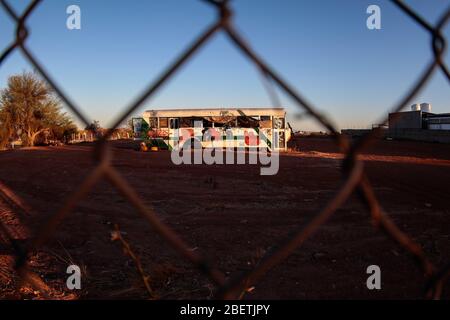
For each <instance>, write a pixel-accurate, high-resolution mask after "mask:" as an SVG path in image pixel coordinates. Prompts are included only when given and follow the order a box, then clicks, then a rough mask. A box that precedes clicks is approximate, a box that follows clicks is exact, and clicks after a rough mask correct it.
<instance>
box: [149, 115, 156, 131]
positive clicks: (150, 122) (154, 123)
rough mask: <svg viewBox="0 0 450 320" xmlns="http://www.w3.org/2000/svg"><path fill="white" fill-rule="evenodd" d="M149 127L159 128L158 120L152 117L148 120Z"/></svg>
mask: <svg viewBox="0 0 450 320" xmlns="http://www.w3.org/2000/svg"><path fill="white" fill-rule="evenodd" d="M148 126H149V127H150V128H152V129H153V128H158V118H155V117H152V118H149V119H148Z"/></svg>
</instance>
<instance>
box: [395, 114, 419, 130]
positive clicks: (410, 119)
mask: <svg viewBox="0 0 450 320" xmlns="http://www.w3.org/2000/svg"><path fill="white" fill-rule="evenodd" d="M389 129H422V111H408V112H395V113H390V114H389Z"/></svg>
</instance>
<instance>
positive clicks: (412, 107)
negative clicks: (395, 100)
mask: <svg viewBox="0 0 450 320" xmlns="http://www.w3.org/2000/svg"><path fill="white" fill-rule="evenodd" d="M411 111H420V104H418V103H414V104H413V105H412V106H411Z"/></svg>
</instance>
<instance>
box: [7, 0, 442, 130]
mask: <svg viewBox="0 0 450 320" xmlns="http://www.w3.org/2000/svg"><path fill="white" fill-rule="evenodd" d="M10 2H11V3H12V4H13V6H14V7H15V8H16V9H17V10H19V11H20V10H23V8H24V7H25V6H26V4H27V1H24V0H15V1H14V0H10ZM406 3H407V4H409V5H410V6H411V7H412V8H414V9H415V10H417V11H419V12H421V13H422V15H423V16H424V17H425V18H426V19H427V20H428V21H431V22H435V21H436V20H437V19H438V17H439V15H440V13H441V12H442V11H443V10H444V9H445V8H446V7H447V6H449V5H450V1H449V0H411V1H406ZM71 4H77V5H79V6H80V8H81V12H82V29H81V30H72V31H71V30H68V29H67V28H66V19H67V16H68V15H67V14H66V8H67V6H69V5H71ZM370 4H376V5H379V6H380V7H381V14H382V17H381V18H382V29H381V30H377V31H371V30H368V29H367V27H366V19H367V17H368V15H367V14H366V8H367V7H368V6H369V5H370ZM231 5H232V7H233V8H234V11H235V17H234V20H235V23H236V25H237V28H238V30H240V31H241V32H242V33H243V35H244V36H245V38H246V39H247V40H249V42H250V43H251V45H252V47H253V48H254V49H255V50H256V51H257V52H258V53H259V54H260V55H261V56H262V57H263V58H264V59H265V60H266V61H268V62H269V64H270V65H271V66H272V67H273V68H274V69H276V70H277V71H278V72H279V73H280V74H281V75H282V76H283V77H284V78H285V79H286V80H288V82H289V83H290V84H291V85H292V86H294V87H295V88H296V89H297V90H298V91H299V92H301V93H302V94H303V96H305V97H306V98H307V99H308V100H309V101H310V102H312V104H313V105H314V106H315V107H317V108H318V109H319V110H320V111H321V112H323V113H325V114H327V115H329V116H330V118H332V119H333V120H334V122H335V123H336V124H337V126H338V127H340V128H345V127H347V128H348V127H350V128H354V127H366V126H369V125H371V124H372V123H376V122H377V120H379V119H380V116H381V115H383V114H386V111H387V110H389V109H390V108H391V107H392V106H393V105H394V103H395V102H397V101H398V100H399V99H400V98H401V97H402V95H403V94H404V92H405V91H406V90H407V89H408V88H409V87H410V86H411V85H412V84H413V82H414V81H415V79H416V78H417V76H418V75H419V74H420V72H421V71H422V70H423V69H424V67H425V66H426V65H427V63H428V61H429V60H430V59H431V57H432V53H431V48H430V45H429V44H430V36H429V35H428V34H427V33H426V32H425V31H424V30H422V29H421V28H420V27H419V26H417V25H416V24H415V23H414V22H413V21H412V20H411V19H410V18H409V17H407V16H405V15H404V14H403V13H402V12H401V11H400V10H399V9H398V8H397V7H395V6H394V5H393V4H392V3H391V2H390V1H381V0H380V1H376V0H368V1H366V0H340V1H338V0H322V1H313V0H308V1H306V0H234V1H232V2H231ZM215 18H216V12H215V10H214V9H213V8H211V7H210V6H208V5H206V4H205V3H203V2H202V1H198V0H164V1H162V0H153V1H143V0H128V1H118V0H78V1H75V0H71V1H67V0H44V1H43V2H42V3H41V4H40V5H39V6H38V8H37V9H36V10H35V12H34V13H33V14H32V16H31V17H30V19H29V22H28V25H29V27H30V29H31V35H30V37H29V39H28V46H29V47H30V48H31V49H32V51H33V53H34V54H35V55H36V56H37V57H38V59H39V61H41V62H42V63H44V64H45V66H46V67H47V69H48V70H49V72H50V74H51V75H52V76H53V77H54V78H55V79H56V80H57V82H58V83H60V84H61V87H62V88H63V89H64V90H65V91H66V92H67V93H69V95H70V97H71V98H72V99H73V100H74V101H75V102H76V103H77V105H79V106H80V108H81V109H83V111H84V113H85V114H87V115H88V116H89V117H90V118H91V119H96V120H100V122H101V123H102V125H104V126H106V127H107V126H108V125H109V124H111V122H112V121H113V120H114V119H115V118H116V116H117V115H118V114H119V113H120V111H121V110H122V109H123V108H124V106H126V105H127V104H128V103H130V101H132V100H133V98H134V97H135V96H136V95H137V94H138V93H140V92H142V90H143V89H144V88H145V87H146V86H147V85H148V84H149V83H151V82H152V80H153V79H155V78H156V77H157V76H158V74H159V73H160V72H161V71H162V70H163V69H164V68H165V67H166V66H167V65H168V64H169V63H170V62H171V61H172V60H173V59H175V58H176V57H177V55H178V54H179V53H180V52H181V50H182V49H184V48H185V47H186V46H187V45H188V44H189V43H190V42H191V41H192V39H193V38H194V37H195V36H196V35H199V34H200V33H201V32H202V30H204V28H206V27H207V26H208V25H210V24H211V23H212V22H213V21H214V20H215ZM14 33H15V31H14V24H13V22H12V20H11V19H10V18H9V17H7V15H6V14H5V13H4V12H3V10H0V50H3V48H5V47H6V45H7V44H9V43H10V42H11V41H12V39H13V36H14ZM445 35H446V36H447V38H450V26H449V27H447V28H446V29H445ZM446 60H447V61H448V60H449V57H448V54H447V56H446ZM23 70H32V68H31V66H30V65H29V64H28V63H27V62H26V60H24V58H23V56H22V55H21V53H19V52H16V53H14V54H13V55H12V56H10V57H9V58H8V60H7V61H6V62H5V63H4V64H3V65H2V66H1V67H0V88H1V87H4V86H5V84H6V80H7V77H8V76H9V75H11V74H14V73H20V72H21V71H23ZM449 89H450V86H449V84H448V83H447V82H446V80H445V78H444V77H443V76H442V75H441V73H440V72H438V73H436V74H435V76H434V77H433V79H432V81H431V82H430V83H429V84H428V85H427V87H426V88H425V89H424V90H423V92H422V93H421V95H420V96H419V97H418V98H417V99H416V100H415V101H414V102H418V103H420V102H429V103H431V104H432V106H433V110H434V111H435V112H450V103H449V102H450V90H449ZM278 93H279V96H280V99H281V102H282V105H283V106H284V107H286V108H287V111H288V118H289V120H290V121H291V123H292V124H293V126H294V128H296V129H303V130H315V129H320V127H319V126H317V125H316V124H315V123H314V121H311V120H310V119H303V120H298V119H297V117H295V114H297V113H299V109H298V108H297V106H296V105H295V104H294V103H293V102H292V101H291V100H290V99H289V98H288V97H286V96H285V95H284V93H282V92H281V91H278ZM271 105H272V104H271V100H270V99H269V96H268V95H267V93H266V91H265V90H264V86H263V85H262V83H261V78H260V76H259V75H258V73H257V71H256V69H255V68H254V67H253V66H252V65H251V64H250V63H249V62H248V61H247V60H246V59H245V58H244V57H243V56H242V55H241V54H240V53H239V52H238V51H237V50H236V49H235V48H234V47H233V46H232V45H231V43H230V42H229V41H228V39H227V38H226V37H225V36H224V35H223V34H221V33H219V34H217V35H216V36H215V37H214V38H213V40H212V41H211V42H209V43H208V44H207V45H206V46H205V47H204V48H203V49H202V50H201V51H200V52H199V54H197V55H196V56H195V58H194V59H192V60H191V61H190V62H189V63H188V64H187V65H185V66H184V67H183V68H182V69H181V71H180V72H179V73H177V74H176V76H175V77H174V78H172V79H171V81H170V82H169V83H168V84H167V85H165V86H164V87H163V88H162V90H161V91H159V92H158V94H157V95H156V96H154V97H152V98H151V99H149V100H148V101H146V103H145V104H144V106H143V107H142V108H141V109H140V110H139V111H138V114H139V113H142V111H143V110H145V109H158V108H169V107H170V108H181V107H227V106H230V107H240V106H242V107H248V106H257V107H260V106H271Z"/></svg>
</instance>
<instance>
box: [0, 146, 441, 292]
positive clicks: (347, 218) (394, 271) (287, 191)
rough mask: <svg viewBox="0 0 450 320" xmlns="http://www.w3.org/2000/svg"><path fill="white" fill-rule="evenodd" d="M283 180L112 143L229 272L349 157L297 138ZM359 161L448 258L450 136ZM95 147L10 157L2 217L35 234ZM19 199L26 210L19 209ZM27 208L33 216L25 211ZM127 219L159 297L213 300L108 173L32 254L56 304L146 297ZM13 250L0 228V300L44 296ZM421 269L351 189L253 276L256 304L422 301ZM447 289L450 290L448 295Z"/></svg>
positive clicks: (413, 231) (166, 215) (244, 263)
mask: <svg viewBox="0 0 450 320" xmlns="http://www.w3.org/2000/svg"><path fill="white" fill-rule="evenodd" d="M298 147H299V149H300V151H299V152H289V153H286V154H282V155H281V158H280V170H279V172H278V174H277V175H275V176H260V175H259V168H260V167H259V165H215V166H207V165H191V166H189V165H181V166H176V165H174V164H172V163H171V160H170V153H169V152H168V151H161V152H156V153H150V152H148V153H142V152H137V151H135V150H133V143H132V142H129V141H119V142H113V166H114V167H115V168H116V169H117V170H118V171H119V172H120V173H121V174H122V175H123V176H124V177H125V178H126V180H127V181H128V182H129V183H130V185H131V186H132V187H133V188H135V190H136V191H137V193H138V194H139V196H140V197H141V198H142V199H144V201H145V202H146V203H147V204H148V205H151V206H152V207H153V208H154V210H155V211H156V212H157V214H158V216H159V217H160V218H161V219H162V220H164V222H165V223H167V224H168V225H170V226H171V227H172V228H173V229H175V230H176V231H177V232H178V233H179V234H180V235H181V236H182V238H183V239H184V240H185V241H187V242H188V243H189V244H190V246H191V247H192V250H196V251H198V252H200V253H202V254H204V255H206V256H207V257H209V258H210V259H211V261H213V262H214V263H215V264H216V265H217V266H218V268H219V269H221V270H222V271H223V272H225V273H226V275H227V276H231V275H234V274H236V273H239V272H242V271H244V270H247V269H248V268H251V267H252V265H254V264H255V263H257V262H258V259H259V258H260V257H261V255H262V254H263V253H264V252H266V251H267V250H268V249H270V248H271V247H272V246H274V245H275V243H276V242H277V241H279V240H281V239H283V238H284V237H285V236H287V235H288V234H289V233H290V232H291V231H292V230H293V229H294V228H295V227H296V226H299V225H302V224H304V223H305V222H306V221H307V220H308V219H309V218H311V217H312V216H313V215H315V214H317V213H318V212H319V210H320V209H321V208H322V207H323V206H324V205H325V204H326V202H327V201H328V200H330V199H331V198H332V196H333V195H334V193H335V191H336V189H337V188H338V186H339V184H340V182H341V177H342V176H341V171H340V165H341V161H340V158H341V157H342V155H340V154H339V153H338V150H337V148H336V147H335V146H334V145H333V142H332V141H331V140H329V139H316V138H315V139H312V138H305V139H299V140H298ZM361 158H362V159H363V160H364V161H365V167H366V169H367V174H368V176H369V178H370V181H371V182H372V184H373V186H374V189H375V192H376V195H377V196H378V198H379V199H380V202H381V204H382V206H383V207H384V209H385V210H386V211H387V212H388V213H389V214H390V215H391V217H392V218H393V220H394V221H395V222H396V223H397V224H398V226H399V227H400V228H401V229H402V230H403V231H405V232H406V233H407V234H408V235H410V236H411V237H412V238H413V239H414V240H416V241H417V242H418V243H419V244H420V245H421V246H422V247H423V249H424V250H425V252H426V253H427V255H428V257H429V258H430V260H431V261H432V262H433V263H435V265H437V266H440V267H442V266H443V265H445V264H446V263H448V262H449V259H450V255H449V253H450V227H449V226H450V206H449V200H448V199H449V197H448V193H449V182H450V145H443V144H430V143H418V142H406V141H379V142H377V143H376V144H375V145H374V146H372V147H371V148H370V149H368V150H367V151H366V152H365V153H364V154H363V155H362V156H361ZM93 164H94V162H93V156H92V146H89V145H74V146H64V147H36V148H30V149H21V150H15V151H5V152H0V190H1V192H0V195H1V197H0V219H1V221H2V223H3V224H4V225H5V227H6V228H8V229H9V230H10V232H14V233H15V235H14V237H15V238H16V239H17V242H18V243H20V244H24V243H26V241H28V240H29V238H30V237H32V236H33V235H34V234H35V233H36V231H37V230H38V228H39V227H41V226H42V225H43V222H44V221H46V219H48V218H49V217H50V216H51V215H52V214H54V213H55V212H56V211H57V210H58V208H60V207H61V206H62V204H63V202H64V200H65V199H67V197H68V196H69V195H70V194H71V192H73V191H74V190H76V189H77V187H78V186H79V185H80V183H81V182H82V181H83V179H84V178H85V177H86V176H87V175H88V173H89V171H90V170H91V169H92V168H93ZM18 204H19V205H18ZM27 211H28V213H27ZM115 224H118V225H119V227H120V230H121V231H122V236H123V238H124V239H125V240H126V241H127V242H128V243H129V244H130V246H131V247H132V249H133V251H134V252H135V253H136V254H137V255H138V256H139V257H140V258H141V260H142V265H143V267H144V269H145V271H146V273H147V274H148V276H149V277H150V286H151V287H152V289H153V290H154V293H155V294H156V295H157V297H158V298H160V299H183V298H193V299H206V298H211V297H212V294H213V289H214V287H213V286H212V285H211V283H210V281H209V280H208V279H207V278H206V277H205V276H204V275H202V274H201V273H199V271H197V270H196V269H195V268H194V267H193V266H192V265H190V264H189V263H188V262H186V261H185V260H184V259H183V258H182V257H179V256H178V255H177V254H176V253H175V252H174V251H173V250H172V249H171V248H170V247H169V246H168V245H167V244H166V243H165V242H164V241H163V240H162V239H161V238H160V237H159V236H158V235H157V234H156V233H155V232H154V231H153V229H152V227H151V226H150V225H149V224H148V222H147V221H146V220H144V219H143V218H142V217H141V216H139V214H138V213H137V212H136V210H134V208H133V207H132V206H131V205H130V204H129V203H128V202H127V201H126V199H124V198H123V197H122V196H120V195H119V194H118V193H117V191H115V189H114V188H113V187H112V186H111V185H110V184H109V183H108V182H106V181H102V182H101V183H99V184H97V185H96V186H95V188H94V190H93V191H92V192H91V193H90V194H89V195H88V196H87V197H86V198H85V199H84V200H83V201H81V202H80V203H79V204H78V205H77V207H76V209H75V210H74V212H73V213H71V214H70V215H69V216H68V217H67V218H66V219H65V220H64V221H63V223H62V224H61V225H60V227H59V228H58V232H57V234H56V235H55V236H54V237H53V238H52V240H51V241H50V242H49V243H48V244H47V245H46V246H45V247H44V248H42V250H40V251H39V252H37V253H36V254H34V255H33V256H32V257H31V259H30V261H31V262H30V264H31V267H32V270H33V271H34V272H35V273H36V274H38V275H39V276H40V277H41V278H42V279H43V280H44V281H45V283H46V284H47V285H48V286H50V288H52V292H53V293H52V296H53V298H58V299H73V298H75V299H76V298H80V299H99V298H106V299H119V298H126V299H147V298H149V294H148V293H147V291H146V290H145V287H144V285H143V282H142V280H141V278H140V276H139V273H138V272H137V271H136V266H135V264H134V262H133V261H132V260H131V259H130V258H129V257H128V256H126V255H124V253H123V250H122V247H121V244H120V243H119V242H117V241H115V242H113V241H111V231H112V230H113V229H114V225H115ZM13 253H14V251H13V250H12V247H11V244H10V243H8V241H7V237H6V236H5V234H4V232H2V231H1V230H0V298H3V299H23V298H31V299H39V298H42V293H41V292H38V291H33V290H31V289H30V288H29V287H27V286H26V285H23V286H22V287H21V283H20V281H19V279H18V278H17V276H16V275H15V273H14V271H13V263H14V256H13ZM70 264H77V265H78V266H80V267H81V269H82V289H81V290H79V291H69V290H68V289H65V281H66V278H67V276H68V275H67V274H66V273H65V271H66V268H67V266H68V265H70ZM372 264H375V265H379V266H380V268H381V277H382V288H381V290H368V289H367V287H366V279H367V277H368V275H367V274H366V268H367V267H368V266H369V265H372ZM424 282H425V281H424V277H423V274H422V272H421V270H420V269H419V267H418V265H417V264H415V262H414V261H413V259H412V258H411V256H410V255H409V254H408V253H406V252H405V251H404V250H403V249H402V248H401V247H400V246H399V245H397V244H396V243H395V242H393V241H392V240H390V239H389V238H387V237H386V236H385V235H384V233H382V232H381V231H379V230H377V229H375V228H374V227H373V225H372V224H371V220H370V215H369V213H368V211H367V210H366V208H365V206H364V205H363V204H362V203H361V202H360V200H359V198H357V197H356V196H353V197H352V198H351V199H349V200H348V201H347V202H346V204H345V205H344V206H343V207H342V208H341V209H339V210H338V211H337V212H336V213H335V214H334V215H333V216H332V218H331V219H330V220H329V221H328V222H327V223H326V224H325V225H323V226H322V227H321V228H320V229H319V231H318V232H317V233H316V234H314V235H313V236H312V237H311V238H310V239H308V240H307V241H306V242H305V243H304V244H303V245H302V246H301V247H299V248H297V249H296V250H295V252H294V253H293V254H292V255H291V256H290V257H289V258H288V259H287V260H285V261H284V262H283V263H282V264H281V265H279V266H276V267H275V268H274V269H273V270H271V271H270V272H269V273H268V274H267V275H266V276H264V277H263V278H262V279H261V280H260V281H259V282H257V283H256V284H255V285H254V289H253V290H252V291H251V292H249V293H247V294H246V295H245V297H244V298H246V299H261V298H262V299H406V298H413V299H416V298H422V286H423V284H424ZM449 297H450V285H449V284H448V283H447V284H446V285H445V287H444V291H443V298H446V299H448V298H449Z"/></svg>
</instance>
